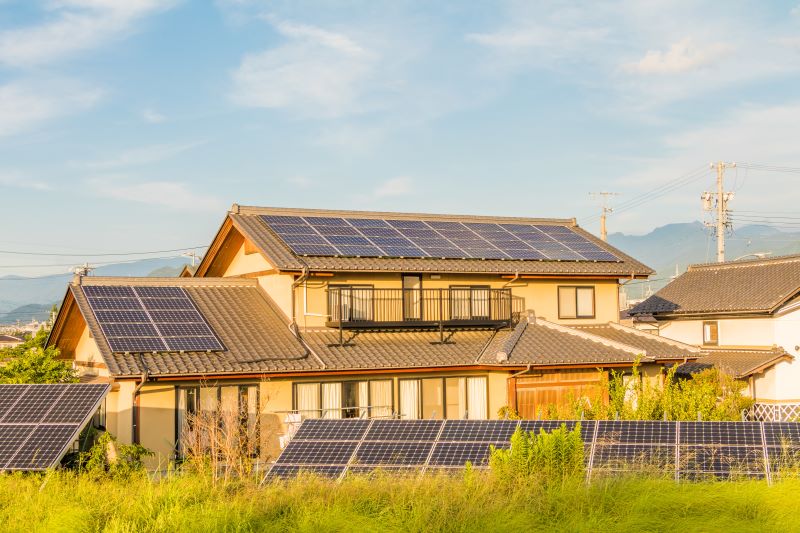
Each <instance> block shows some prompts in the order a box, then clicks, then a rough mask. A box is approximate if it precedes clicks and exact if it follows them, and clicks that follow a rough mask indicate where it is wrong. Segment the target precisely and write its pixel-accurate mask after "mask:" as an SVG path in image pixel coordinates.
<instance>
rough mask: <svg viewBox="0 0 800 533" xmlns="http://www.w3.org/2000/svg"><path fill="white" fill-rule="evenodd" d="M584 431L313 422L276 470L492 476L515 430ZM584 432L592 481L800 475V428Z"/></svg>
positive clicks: (591, 426) (534, 424)
mask: <svg viewBox="0 0 800 533" xmlns="http://www.w3.org/2000/svg"><path fill="white" fill-rule="evenodd" d="M578 423H579V422H578V421H575V420H565V421H559V420H545V421H541V420H521V421H514V420H445V421H441V420H386V419H376V420H360V419H359V420H347V419H345V420H320V419H312V420H307V421H304V422H303V424H302V425H301V427H300V429H299V430H298V432H297V433H296V435H295V438H294V439H292V440H291V441H290V442H289V444H288V446H287V447H286V449H285V450H284V452H283V453H282V454H281V456H280V458H279V460H278V461H277V463H276V465H277V466H281V467H286V466H291V467H292V468H293V469H294V470H279V471H278V472H276V473H275V474H274V475H273V477H276V476H277V477H280V476H283V475H284V474H285V473H286V472H290V471H292V472H297V471H299V470H300V469H301V467H303V466H314V467H317V466H329V467H331V468H332V470H331V472H332V473H334V474H336V475H337V476H338V475H340V474H344V473H347V472H350V473H355V474H358V473H362V474H364V473H366V474H368V473H370V472H374V471H375V469H376V467H380V468H379V470H382V471H386V472H389V473H404V474H406V475H412V474H414V473H419V472H426V471H453V470H455V469H459V468H462V467H463V466H464V465H465V464H466V463H467V462H469V463H471V464H472V465H473V467H475V468H479V469H480V468H487V466H488V460H489V457H490V447H491V446H492V445H494V446H495V447H497V448H502V449H507V448H508V447H509V446H510V442H509V441H510V438H511V436H512V435H513V433H514V431H515V430H516V429H517V428H519V429H520V430H522V431H532V432H534V433H535V434H538V433H539V432H540V431H542V430H544V431H552V430H554V429H557V428H559V427H561V426H562V425H564V426H566V427H567V428H568V429H573V428H575V426H576V424H578ZM580 424H581V438H582V439H583V441H584V452H585V460H586V465H587V476H589V477H591V476H592V473H593V472H596V473H597V474H598V475H602V474H603V473H605V474H608V475H617V473H619V472H625V471H644V472H652V473H664V474H667V475H668V476H670V477H672V476H674V477H675V478H676V479H686V480H693V479H698V480H702V479H707V478H730V477H737V476H743V477H749V478H759V479H760V478H766V479H767V480H769V479H771V476H773V475H782V472H784V473H785V472H786V471H791V472H790V473H794V472H796V470H797V465H798V464H799V462H800V423H774V424H770V423H758V422H753V423H748V422H666V421H607V420H603V421H599V422H596V421H581V422H580ZM762 434H763V435H765V437H766V438H765V439H762V437H761V435H762ZM351 452H352V453H351ZM320 461H321V462H320ZM333 467H335V468H333ZM271 475H272V474H271Z"/></svg>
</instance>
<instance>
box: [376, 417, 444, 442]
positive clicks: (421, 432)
mask: <svg viewBox="0 0 800 533" xmlns="http://www.w3.org/2000/svg"><path fill="white" fill-rule="evenodd" d="M442 424H444V421H443V420H373V421H372V425H371V426H370V428H369V430H367V434H366V435H365V436H364V440H365V441H375V440H379V441H403V440H408V441H434V440H436V438H437V436H438V435H439V431H440V430H441V428H442Z"/></svg>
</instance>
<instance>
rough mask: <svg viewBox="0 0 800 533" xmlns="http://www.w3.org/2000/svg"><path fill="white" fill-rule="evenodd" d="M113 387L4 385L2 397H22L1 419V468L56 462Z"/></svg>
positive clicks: (34, 467) (0, 389)
mask: <svg viewBox="0 0 800 533" xmlns="http://www.w3.org/2000/svg"><path fill="white" fill-rule="evenodd" d="M109 389H110V385H108V384H96V383H64V384H53V385H0V397H8V396H10V395H13V394H16V395H18V397H19V400H18V401H17V402H15V403H14V404H13V405H10V406H9V407H8V409H7V410H6V412H5V414H4V415H3V417H2V419H0V470H45V469H47V468H51V467H53V466H55V465H56V464H57V463H58V461H60V460H61V458H62V457H63V455H64V453H65V452H66V450H67V449H68V447H69V446H70V445H71V444H72V442H73V441H74V440H75V439H76V438H77V436H78V434H79V433H80V431H81V430H82V429H83V428H84V427H85V425H86V424H87V423H88V421H89V419H91V417H92V415H93V414H94V413H95V412H96V410H97V408H98V406H99V405H100V403H101V402H102V400H103V398H105V396H106V394H108V391H109ZM9 391H10V394H9Z"/></svg>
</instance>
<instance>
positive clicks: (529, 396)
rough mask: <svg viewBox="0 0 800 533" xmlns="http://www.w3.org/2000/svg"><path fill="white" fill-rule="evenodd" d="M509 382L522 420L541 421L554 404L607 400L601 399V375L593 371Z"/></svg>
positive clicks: (556, 372) (550, 373) (557, 372)
mask: <svg viewBox="0 0 800 533" xmlns="http://www.w3.org/2000/svg"><path fill="white" fill-rule="evenodd" d="M510 381H511V383H509V392H510V393H511V394H510V395H511V396H512V398H513V400H515V401H514V403H515V404H516V409H517V412H518V413H519V414H520V416H522V418H529V419H533V418H538V417H539V416H541V414H543V413H546V412H547V409H548V407H549V406H551V405H556V406H566V405H568V404H569V403H570V402H571V401H573V400H575V399H577V398H581V397H587V398H589V399H590V400H591V401H592V402H594V401H606V400H607V399H606V398H600V397H599V395H600V391H601V389H600V386H599V384H600V375H599V373H598V371H597V370H594V369H592V370H554V371H548V372H545V373H543V374H540V375H535V376H525V377H519V378H512V379H511V380H510Z"/></svg>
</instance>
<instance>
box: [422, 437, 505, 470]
mask: <svg viewBox="0 0 800 533" xmlns="http://www.w3.org/2000/svg"><path fill="white" fill-rule="evenodd" d="M492 446H494V447H495V448H497V449H507V448H508V447H509V443H508V441H507V440H506V441H501V442H437V443H436V446H435V448H434V449H433V454H432V455H431V459H430V462H429V463H428V466H462V467H463V466H464V465H466V464H467V463H470V464H471V465H472V466H474V467H478V468H480V467H485V466H487V465H488V464H489V454H490V452H491V448H492Z"/></svg>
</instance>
